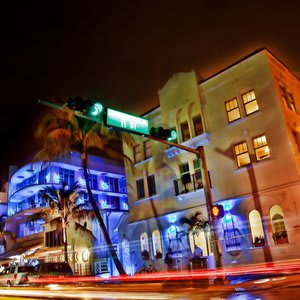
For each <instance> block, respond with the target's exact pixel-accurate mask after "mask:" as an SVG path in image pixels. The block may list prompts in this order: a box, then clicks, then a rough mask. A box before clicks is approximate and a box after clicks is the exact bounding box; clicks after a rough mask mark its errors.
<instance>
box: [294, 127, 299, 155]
mask: <svg viewBox="0 0 300 300" xmlns="http://www.w3.org/2000/svg"><path fill="white" fill-rule="evenodd" d="M292 135H293V138H294V143H295V145H296V147H297V152H298V153H300V139H299V133H298V132H297V131H296V130H294V129H292Z"/></svg>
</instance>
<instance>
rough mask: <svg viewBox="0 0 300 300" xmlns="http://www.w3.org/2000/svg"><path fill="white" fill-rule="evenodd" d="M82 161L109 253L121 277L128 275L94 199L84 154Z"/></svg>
mask: <svg viewBox="0 0 300 300" xmlns="http://www.w3.org/2000/svg"><path fill="white" fill-rule="evenodd" d="M81 161H82V166H83V173H84V179H85V184H86V189H87V192H88V196H89V200H90V203H91V205H92V207H93V210H94V212H95V214H96V217H97V219H98V222H99V225H100V228H101V230H102V233H103V236H104V239H105V241H106V244H107V247H108V250H109V253H110V255H111V258H112V259H113V261H114V264H115V266H116V268H117V270H118V272H119V274H120V275H126V272H125V270H124V268H123V266H122V264H121V262H120V260H119V258H118V256H117V253H116V251H115V249H114V247H113V244H112V242H111V239H110V237H109V234H108V232H107V229H106V226H105V224H104V221H103V218H102V216H101V214H100V212H99V208H98V205H97V203H96V201H95V199H94V196H93V193H92V190H91V187H90V184H89V176H88V171H87V170H88V168H87V160H86V154H85V153H82V154H81Z"/></svg>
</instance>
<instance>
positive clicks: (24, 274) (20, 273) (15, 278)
mask: <svg viewBox="0 0 300 300" xmlns="http://www.w3.org/2000/svg"><path fill="white" fill-rule="evenodd" d="M33 269H34V268H33V267H32V266H18V265H17V266H10V267H6V268H5V269H4V270H3V271H2V272H1V273H0V284H1V285H5V286H13V285H18V284H27V283H28V274H29V273H30V272H32V271H33Z"/></svg>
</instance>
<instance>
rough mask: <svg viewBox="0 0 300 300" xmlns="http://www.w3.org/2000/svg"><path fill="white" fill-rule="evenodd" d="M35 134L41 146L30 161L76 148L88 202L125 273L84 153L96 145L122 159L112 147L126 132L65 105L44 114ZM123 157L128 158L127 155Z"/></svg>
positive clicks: (125, 137)
mask: <svg viewBox="0 0 300 300" xmlns="http://www.w3.org/2000/svg"><path fill="white" fill-rule="evenodd" d="M36 137H37V139H38V140H40V141H41V143H42V145H43V148H42V150H41V151H40V152H39V153H38V154H37V155H36V156H35V158H34V161H40V162H51V161H53V160H55V159H57V158H60V157H62V156H64V155H66V154H68V153H69V152H70V150H73V149H74V148H76V149H77V150H79V152H80V154H81V156H80V157H81V163H82V167H83V173H84V179H85V185H86V190H87V193H88V198H89V202H90V204H91V206H92V208H93V210H94V213H95V215H96V218H97V219H98V222H99V225H100V228H101V230H102V233H103V236H104V239H105V241H106V244H107V247H108V250H109V253H110V255H111V257H112V259H113V261H114V263H115V266H116V268H117V270H118V272H119V274H120V275H126V272H125V271H124V268H123V266H122V264H121V262H120V260H119V258H118V256H117V253H116V251H115V249H114V247H113V244H112V242H111V239H110V236H109V234H108V231H107V229H106V226H105V223H104V221H103V218H102V216H101V214H100V211H99V208H98V205H97V202H96V200H95V198H94V196H93V193H92V190H91V187H90V183H89V176H88V175H89V169H88V157H89V152H90V150H93V149H96V150H98V152H100V154H102V155H104V156H108V157H110V158H112V159H119V160H120V159H122V160H123V159H124V158H125V159H126V158H127V157H125V156H124V154H123V153H122V152H121V151H119V150H118V149H117V148H116V147H115V142H116V141H118V140H119V139H120V138H121V139H122V140H123V141H124V142H125V143H131V139H130V135H124V134H119V133H118V132H112V131H109V130H108V128H106V127H104V126H103V125H102V124H99V123H95V122H93V121H90V120H87V119H82V118H80V117H77V116H76V115H74V113H73V112H72V111H70V110H69V109H68V108H65V109H64V110H61V111H55V113H54V114H49V115H47V116H46V117H45V118H44V119H43V120H42V121H41V123H40V125H39V127H38V128H37V131H36ZM112 145H113V146H112ZM127 161H130V160H129V159H128V158H127Z"/></svg>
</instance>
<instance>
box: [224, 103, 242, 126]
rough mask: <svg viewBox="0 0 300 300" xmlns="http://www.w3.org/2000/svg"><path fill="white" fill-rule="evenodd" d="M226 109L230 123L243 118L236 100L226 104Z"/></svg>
mask: <svg viewBox="0 0 300 300" xmlns="http://www.w3.org/2000/svg"><path fill="white" fill-rule="evenodd" d="M225 109H226V113H227V117H228V122H229V123H230V122H233V121H235V120H238V119H240V118H241V114H240V109H239V105H238V101H237V99H236V98H234V99H231V100H229V101H227V102H225Z"/></svg>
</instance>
